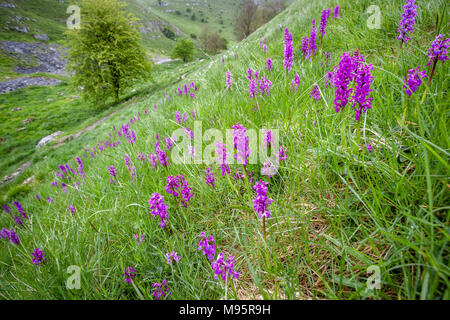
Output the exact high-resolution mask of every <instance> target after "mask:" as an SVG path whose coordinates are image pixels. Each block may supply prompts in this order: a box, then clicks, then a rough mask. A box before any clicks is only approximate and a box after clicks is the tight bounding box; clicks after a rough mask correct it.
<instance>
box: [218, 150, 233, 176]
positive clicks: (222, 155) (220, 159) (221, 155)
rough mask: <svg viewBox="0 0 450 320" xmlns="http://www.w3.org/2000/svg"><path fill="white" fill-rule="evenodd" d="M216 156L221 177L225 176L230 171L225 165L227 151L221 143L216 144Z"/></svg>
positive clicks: (226, 164)
mask: <svg viewBox="0 0 450 320" xmlns="http://www.w3.org/2000/svg"><path fill="white" fill-rule="evenodd" d="M216 154H217V156H218V158H217V161H218V162H219V163H220V167H221V169H222V176H226V175H227V174H229V173H230V172H231V171H230V167H229V165H228V163H227V149H226V148H225V145H224V144H223V143H221V142H217V145H216Z"/></svg>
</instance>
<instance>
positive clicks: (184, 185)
mask: <svg viewBox="0 0 450 320" xmlns="http://www.w3.org/2000/svg"><path fill="white" fill-rule="evenodd" d="M180 177H181V181H182V182H181V186H180V194H181V205H182V206H183V207H186V205H187V203H188V202H189V201H190V200H191V198H192V197H193V196H194V195H193V194H192V188H190V187H189V184H188V182H187V181H186V180H185V179H184V176H180Z"/></svg>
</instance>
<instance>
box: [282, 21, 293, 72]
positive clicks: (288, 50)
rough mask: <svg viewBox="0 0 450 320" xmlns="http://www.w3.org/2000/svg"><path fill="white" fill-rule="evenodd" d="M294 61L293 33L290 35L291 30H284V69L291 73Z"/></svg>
mask: <svg viewBox="0 0 450 320" xmlns="http://www.w3.org/2000/svg"><path fill="white" fill-rule="evenodd" d="M293 60H294V52H293V49H292V33H289V29H288V28H286V29H284V61H283V67H284V68H285V69H286V71H287V72H289V71H290V70H291V68H292V62H293Z"/></svg>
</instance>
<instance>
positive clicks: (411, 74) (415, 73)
mask: <svg viewBox="0 0 450 320" xmlns="http://www.w3.org/2000/svg"><path fill="white" fill-rule="evenodd" d="M419 68H420V66H418V67H417V68H415V69H409V71H408V75H407V76H406V79H405V78H403V80H404V81H405V85H403V88H405V89H406V94H407V95H409V96H410V95H412V93H413V92H416V91H417V89H418V88H419V86H420V85H421V84H422V79H423V78H426V77H427V75H426V73H425V71H419Z"/></svg>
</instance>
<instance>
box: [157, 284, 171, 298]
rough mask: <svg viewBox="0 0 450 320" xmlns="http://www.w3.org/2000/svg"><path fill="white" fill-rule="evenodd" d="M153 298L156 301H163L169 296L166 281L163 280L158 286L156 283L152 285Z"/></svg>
mask: <svg viewBox="0 0 450 320" xmlns="http://www.w3.org/2000/svg"><path fill="white" fill-rule="evenodd" d="M153 290H154V292H153V296H154V297H155V299H156V300H161V299H165V298H167V297H168V296H169V295H170V293H171V292H170V290H169V287H168V286H167V281H166V280H164V281H163V282H161V284H159V283H158V282H156V283H154V284H153Z"/></svg>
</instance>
